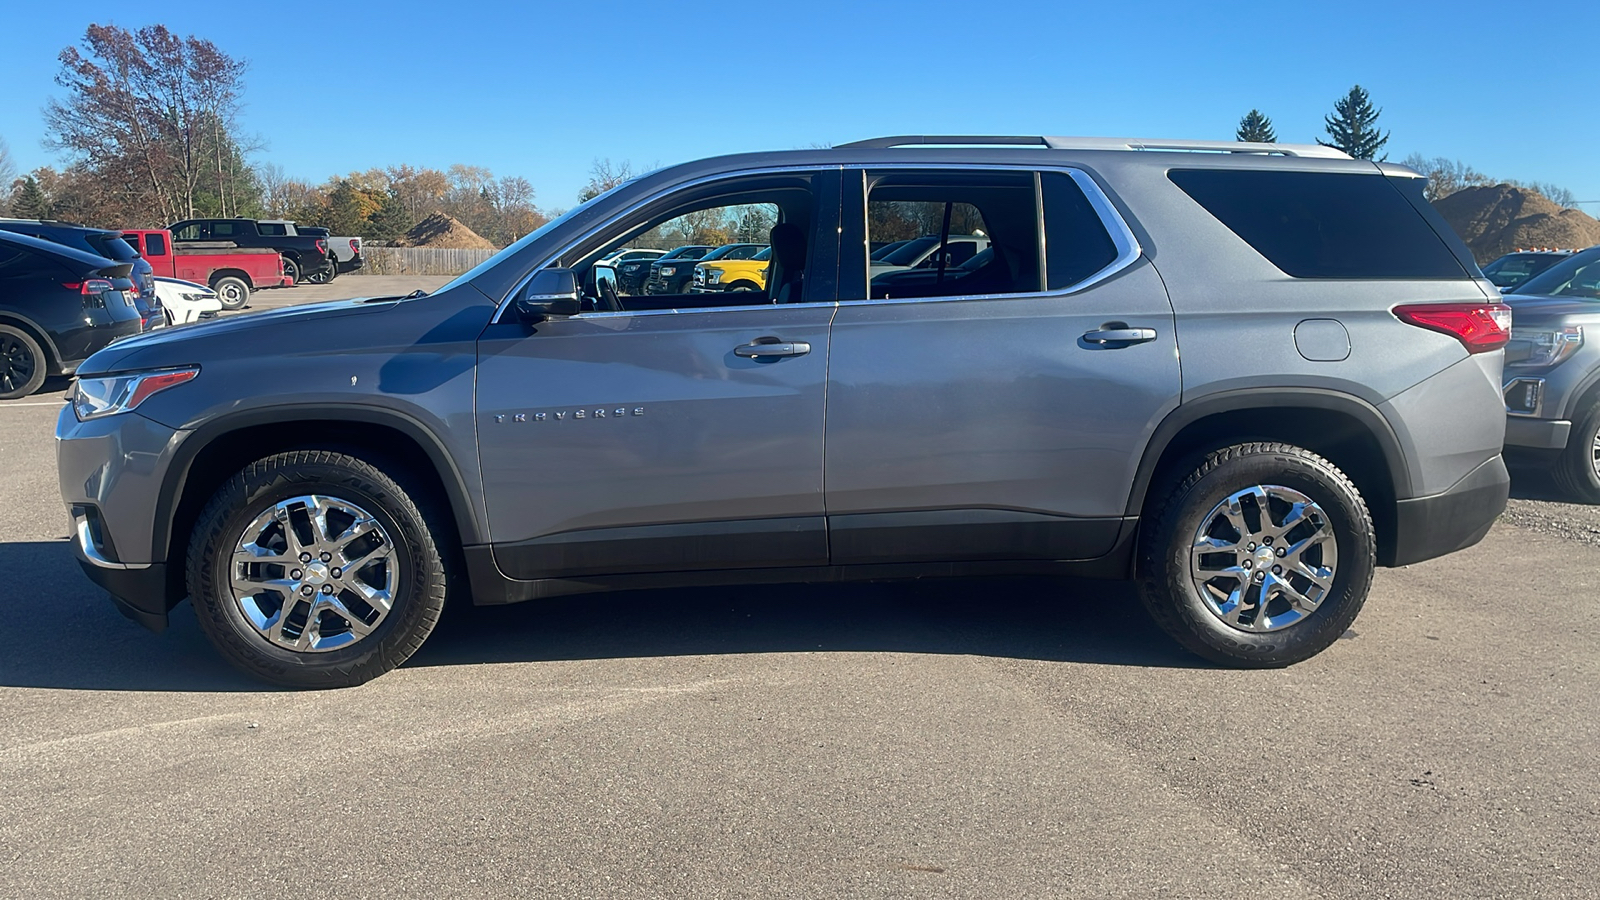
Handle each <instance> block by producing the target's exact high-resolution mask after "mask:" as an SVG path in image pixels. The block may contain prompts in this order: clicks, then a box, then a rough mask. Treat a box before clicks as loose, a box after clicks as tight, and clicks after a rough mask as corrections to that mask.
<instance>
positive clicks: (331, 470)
mask: <svg viewBox="0 0 1600 900" xmlns="http://www.w3.org/2000/svg"><path fill="white" fill-rule="evenodd" d="M401 474H402V477H403V473H401ZM304 495H317V496H322V497H332V498H334V499H335V500H337V501H342V502H349V503H353V504H355V505H357V506H359V507H360V508H362V509H363V510H366V511H368V512H370V514H371V515H372V517H373V519H374V520H376V522H377V523H378V525H380V526H381V527H382V528H383V529H384V530H386V531H387V533H388V534H389V535H392V536H393V540H392V544H391V549H392V552H393V557H392V558H393V560H394V565H395V567H396V569H395V571H396V573H397V574H398V577H399V585H398V588H397V589H396V590H395V591H394V596H393V598H392V602H391V604H390V607H389V610H388V612H387V615H385V616H383V617H382V619H381V620H380V621H378V622H377V623H376V625H375V626H374V627H373V630H372V632H371V633H370V634H368V635H367V636H365V637H363V638H360V639H357V640H355V641H354V642H353V643H350V644H348V645H346V646H342V647H338V648H336V649H331V650H325V651H321V652H317V651H297V650H293V649H289V648H286V647H283V646H280V645H278V644H275V643H272V642H270V641H269V640H268V639H267V637H266V636H265V635H264V634H263V633H262V632H261V631H260V630H258V629H257V627H256V626H255V625H254V624H252V622H251V621H250V619H249V618H247V616H246V614H245V612H244V611H243V609H241V605H240V603H239V602H237V601H236V600H235V598H234V592H233V590H232V586H231V578H230V570H231V566H232V565H233V563H232V559H233V556H232V554H233V551H234V548H235V547H237V546H238V544H239V542H240V541H241V536H242V535H243V534H244V532H245V531H246V530H248V529H249V527H250V526H251V525H252V524H253V522H254V521H255V520H256V519H257V517H258V516H260V515H261V514H262V513H263V512H264V511H266V510H270V509H271V508H272V507H273V506H274V505H275V504H277V503H280V502H282V501H285V500H288V499H290V498H294V497H299V496H304ZM418 498H421V499H423V501H424V502H423V503H421V504H419V503H418V502H417V500H418ZM446 521H447V520H446V519H444V518H443V517H442V515H441V513H439V512H438V511H435V510H433V509H432V508H431V506H430V505H429V504H428V503H427V502H426V495H425V494H424V493H423V492H420V491H418V492H408V491H407V490H406V489H405V488H404V487H402V485H401V484H400V482H398V481H396V480H395V479H394V478H391V477H390V476H389V475H388V474H386V473H385V472H383V471H382V470H380V469H379V468H378V467H376V466H374V465H372V464H371V463H368V462H366V461H365V460H362V459H358V458H356V457H354V456H350V455H347V454H344V453H337V452H333V451H326V450H297V451H292V452H287V453H280V454H277V455H275V456H269V457H267V458H265V459H260V460H257V461H256V462H253V463H251V464H250V465H248V466H246V467H245V468H244V469H243V470H242V471H240V472H239V473H238V474H236V475H234V476H233V477H232V478H230V479H228V481H227V482H226V483H225V484H223V485H222V487H221V488H220V489H218V491H217V492H216V494H215V495H214V496H213V497H212V498H211V501H210V502H209V503H207V504H206V507H205V509H204V510H203V511H202V512H201V513H200V517H199V520H198V521H197V522H196V524H195V528H194V533H193V536H192V538H191V540H190V545H189V557H188V560H187V571H186V576H187V584H188V590H189V597H190V599H191V600H192V601H193V603H194V606H195V614H196V616H197V617H198V619H199V622H200V627H201V630H203V631H204V632H205V635H206V637H207V638H209V639H210V641H211V643H212V644H213V645H214V646H215V647H216V648H217V650H218V651H219V652H220V653H221V654H222V655H223V657H225V658H226V659H227V660H228V661H229V662H231V663H233V664H234V665H235V666H237V667H239V668H240V669H242V670H244V671H245V672H247V673H249V674H251V675H253V676H255V677H257V678H260V679H262V680H263V681H268V682H271V683H273V684H277V685H282V686H285V687H294V688H333V687H349V686H352V685H357V684H362V683H364V682H366V681H369V680H371V679H373V678H376V677H377V676H379V675H382V674H383V673H385V672H387V671H389V670H390V669H393V668H395V667H396V666H398V665H400V664H401V663H403V662H405V661H406V660H407V659H409V658H410V657H411V655H412V654H413V653H415V652H416V651H417V648H418V647H420V646H422V642H423V641H424V640H425V639H426V638H427V637H428V635H429V634H430V633H432V631H433V629H434V626H435V625H436V624H438V621H439V616H440V613H441V612H442V611H443V609H444V605H445V598H446V594H447V590H446V585H447V582H448V577H449V572H448V571H447V568H448V565H449V564H448V563H447V560H449V559H452V558H454V557H453V554H450V553H447V552H445V551H443V550H441V547H440V545H439V542H438V540H437V539H436V538H435V535H445V534H449V533H450V532H449V531H448V530H447V526H441V525H440V523H442V522H446ZM309 568H310V567H309V565H308V566H307V570H308V571H309ZM278 577H281V576H278ZM297 602H298V601H297Z"/></svg>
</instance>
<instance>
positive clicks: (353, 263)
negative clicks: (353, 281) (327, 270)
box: [334, 256, 367, 275]
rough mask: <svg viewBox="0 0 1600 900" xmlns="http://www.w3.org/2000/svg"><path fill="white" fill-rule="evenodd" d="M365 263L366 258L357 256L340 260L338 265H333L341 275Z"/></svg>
mask: <svg viewBox="0 0 1600 900" xmlns="http://www.w3.org/2000/svg"><path fill="white" fill-rule="evenodd" d="M366 264H367V261H366V260H364V259H362V258H361V257H359V256H357V257H353V258H351V259H347V260H343V259H342V260H340V261H339V263H338V265H336V266H334V268H335V269H336V270H338V272H339V274H340V275H343V274H344V273H346V272H354V271H355V270H357V269H359V268H362V267H364V266H365V265H366Z"/></svg>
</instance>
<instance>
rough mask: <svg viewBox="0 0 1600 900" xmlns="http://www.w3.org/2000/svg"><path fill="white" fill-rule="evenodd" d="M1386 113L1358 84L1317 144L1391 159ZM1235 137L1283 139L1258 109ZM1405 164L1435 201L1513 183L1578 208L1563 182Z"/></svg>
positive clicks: (1456, 165)
mask: <svg viewBox="0 0 1600 900" xmlns="http://www.w3.org/2000/svg"><path fill="white" fill-rule="evenodd" d="M1382 113H1383V110H1382V109H1378V108H1376V107H1374V106H1373V105H1372V97H1371V96H1370V95H1369V94H1368V93H1367V91H1366V89H1365V88H1363V87H1362V86H1361V85H1359V84H1358V85H1355V86H1354V87H1352V88H1350V91H1349V92H1348V93H1346V94H1345V95H1344V96H1343V97H1340V98H1339V99H1338V100H1336V101H1334V104H1333V112H1331V113H1329V114H1328V115H1327V116H1324V117H1323V127H1324V129H1325V130H1326V132H1327V138H1328V139H1327V140H1323V139H1322V138H1320V137H1319V138H1317V139H1316V140H1317V143H1318V144H1321V145H1322V146H1324V147H1333V148H1336V149H1338V150H1343V151H1344V152H1345V153H1348V154H1349V155H1350V156H1352V157H1354V158H1355V159H1377V160H1378V161H1379V162H1382V161H1385V160H1387V159H1388V158H1389V157H1388V155H1387V154H1385V155H1383V156H1378V152H1379V151H1381V150H1382V149H1383V148H1384V146H1385V145H1387V144H1388V143H1389V132H1387V131H1382V130H1380V129H1379V128H1378V116H1379V115H1381V114H1382ZM1234 137H1235V138H1236V139H1237V140H1240V141H1256V142H1260V143H1267V144H1271V143H1276V142H1277V140H1278V133H1277V131H1276V130H1275V129H1274V128H1273V126H1272V119H1271V118H1269V117H1268V116H1267V115H1266V114H1264V113H1262V112H1261V110H1259V109H1252V110H1250V111H1249V112H1248V113H1245V114H1244V116H1243V117H1242V118H1240V119H1239V126H1238V128H1236V129H1235V130H1234ZM1401 165H1404V166H1406V167H1408V168H1412V169H1415V170H1417V171H1418V172H1420V173H1422V175H1424V176H1425V177H1426V178H1427V184H1426V185H1425V186H1424V187H1423V196H1425V197H1427V198H1428V199H1429V200H1430V201H1431V200H1438V199H1441V198H1443V197H1448V196H1450V195H1451V194H1453V193H1455V192H1456V191H1459V190H1462V189H1464V188H1469V187H1482V186H1486V185H1493V184H1509V185H1511V186H1512V187H1520V188H1526V189H1528V190H1532V191H1537V192H1538V193H1540V194H1543V195H1544V196H1546V197H1548V198H1549V199H1550V200H1552V201H1554V202H1555V203H1556V204H1557V205H1558V206H1566V207H1573V208H1576V207H1577V202H1576V201H1577V197H1576V196H1575V195H1574V194H1573V193H1572V191H1570V190H1567V189H1566V188H1564V187H1560V186H1559V185H1554V184H1549V183H1546V182H1538V181H1532V182H1526V181H1516V180H1512V179H1505V178H1491V177H1489V176H1488V175H1485V174H1483V173H1482V172H1479V171H1478V170H1477V169H1474V168H1472V167H1471V166H1469V165H1467V164H1466V163H1464V162H1461V161H1460V160H1456V159H1449V158H1447V157H1443V156H1434V157H1428V156H1424V155H1422V154H1421V153H1413V154H1411V155H1410V156H1408V157H1406V158H1405V160H1404V161H1403V162H1402V163H1401Z"/></svg>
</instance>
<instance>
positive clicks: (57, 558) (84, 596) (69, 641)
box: [0, 541, 270, 691]
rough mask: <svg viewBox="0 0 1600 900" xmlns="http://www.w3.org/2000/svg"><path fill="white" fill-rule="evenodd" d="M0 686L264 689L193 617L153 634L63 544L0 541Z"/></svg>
mask: <svg viewBox="0 0 1600 900" xmlns="http://www.w3.org/2000/svg"><path fill="white" fill-rule="evenodd" d="M0 583H3V584H4V588H3V589H0V687H24V688H56V689H61V690H89V691H260V690H270V688H267V687H266V686H265V685H263V684H261V683H260V682H258V681H253V680H251V679H250V678H248V677H246V676H245V675H243V674H241V673H239V672H237V671H235V670H234V669H233V667H232V666H229V665H228V664H227V663H226V662H223V660H222V658H221V657H219V656H217V654H216V652H215V651H213V650H212V649H211V645H210V644H208V643H206V639H205V636H204V635H202V634H201V633H200V627H199V626H198V625H197V624H195V620H194V614H193V613H191V612H190V611H189V610H188V609H187V608H186V607H179V608H178V609H177V610H175V611H174V612H173V615H172V626H171V627H170V628H168V629H167V630H166V631H165V632H163V633H162V634H151V633H150V632H148V631H146V630H145V629H144V628H141V627H140V626H138V625H136V624H134V623H133V622H131V621H129V620H128V619H125V618H123V616H122V614H121V613H119V612H117V610H116V608H115V607H114V606H112V605H111V601H110V599H109V598H107V596H106V593H105V592H104V591H102V590H101V589H100V588H99V587H97V586H95V584H94V583H93V582H91V581H89V579H88V577H87V576H85V575H84V574H83V571H82V570H81V569H79V568H78V563H77V560H75V559H74V558H73V556H72V545H71V544H69V543H67V542H66V541H36V542H22V543H0Z"/></svg>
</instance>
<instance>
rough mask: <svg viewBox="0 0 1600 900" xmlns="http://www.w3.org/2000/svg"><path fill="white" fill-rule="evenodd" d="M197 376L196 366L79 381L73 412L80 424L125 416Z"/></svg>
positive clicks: (74, 397) (73, 393)
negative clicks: (163, 392)
mask: <svg viewBox="0 0 1600 900" xmlns="http://www.w3.org/2000/svg"><path fill="white" fill-rule="evenodd" d="M199 374H200V369H199V368H198V367H190V368H187V369H164V370H162V371H160V372H137V373H133V374H127V375H104V376H101V377H99V378H79V379H78V381H77V384H76V385H75V386H74V387H73V389H72V412H73V413H74V414H75V415H77V417H78V421H80V422H87V421H89V420H90V419H98V418H100V417H102V416H114V415H116V414H117V413H125V412H128V411H130V410H132V409H135V408H137V407H138V405H139V404H141V403H143V402H144V401H146V400H148V399H150V398H151V397H153V396H155V395H156V394H158V393H160V392H162V391H164V390H166V389H167V388H170V387H177V386H178V385H180V384H183V383H184V382H186V381H188V380H190V379H192V378H194V377H195V376H196V375H199Z"/></svg>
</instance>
